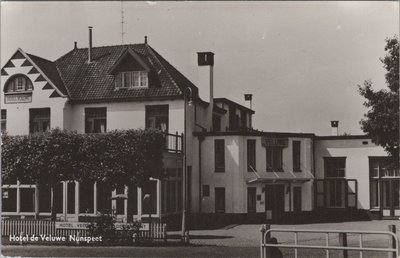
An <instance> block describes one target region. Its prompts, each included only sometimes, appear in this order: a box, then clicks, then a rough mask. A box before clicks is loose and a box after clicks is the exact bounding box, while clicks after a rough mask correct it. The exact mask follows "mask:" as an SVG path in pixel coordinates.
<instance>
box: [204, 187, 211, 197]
mask: <svg viewBox="0 0 400 258" xmlns="http://www.w3.org/2000/svg"><path fill="white" fill-rule="evenodd" d="M209 196H210V186H209V185H203V197H209Z"/></svg>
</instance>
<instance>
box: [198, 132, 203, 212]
mask: <svg viewBox="0 0 400 258" xmlns="http://www.w3.org/2000/svg"><path fill="white" fill-rule="evenodd" d="M203 140H204V136H203V135H200V136H198V141H199V213H202V207H201V206H202V193H201V187H202V181H201V143H202V142H203Z"/></svg>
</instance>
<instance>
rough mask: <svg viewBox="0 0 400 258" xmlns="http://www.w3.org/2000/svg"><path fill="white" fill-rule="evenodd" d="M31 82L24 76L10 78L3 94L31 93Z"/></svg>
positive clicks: (18, 75)
mask: <svg viewBox="0 0 400 258" xmlns="http://www.w3.org/2000/svg"><path fill="white" fill-rule="evenodd" d="M32 90H33V86H32V81H31V80H30V79H29V78H28V77H27V76H25V75H22V74H17V75H15V76H13V77H11V78H10V79H9V80H8V81H7V83H6V87H5V90H4V91H5V92H23V91H32Z"/></svg>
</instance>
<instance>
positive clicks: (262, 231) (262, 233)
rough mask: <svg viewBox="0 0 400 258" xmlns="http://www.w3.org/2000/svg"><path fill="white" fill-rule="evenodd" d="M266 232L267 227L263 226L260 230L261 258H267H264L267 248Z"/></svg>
mask: <svg viewBox="0 0 400 258" xmlns="http://www.w3.org/2000/svg"><path fill="white" fill-rule="evenodd" d="M265 231H266V229H265V225H261V228H260V232H261V239H260V257H261V258H265V256H264V249H265V247H264V244H265V239H264V234H265Z"/></svg>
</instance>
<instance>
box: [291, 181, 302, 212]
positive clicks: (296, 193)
mask: <svg viewBox="0 0 400 258" xmlns="http://www.w3.org/2000/svg"><path fill="white" fill-rule="evenodd" d="M293 210H294V212H301V186H295V187H293Z"/></svg>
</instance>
